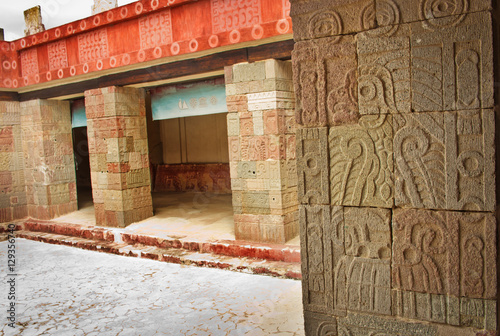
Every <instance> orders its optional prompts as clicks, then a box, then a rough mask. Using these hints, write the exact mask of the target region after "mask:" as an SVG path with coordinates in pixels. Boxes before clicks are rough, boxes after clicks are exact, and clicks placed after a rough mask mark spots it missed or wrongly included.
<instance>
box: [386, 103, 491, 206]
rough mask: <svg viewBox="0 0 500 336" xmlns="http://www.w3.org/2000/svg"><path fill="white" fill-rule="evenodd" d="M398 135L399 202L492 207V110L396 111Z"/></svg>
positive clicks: (396, 144)
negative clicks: (414, 112) (399, 113)
mask: <svg viewBox="0 0 500 336" xmlns="http://www.w3.org/2000/svg"><path fill="white" fill-rule="evenodd" d="M394 133H395V136H394V154H395V158H396V162H395V164H396V170H395V178H396V182H395V184H396V205H397V206H403V207H415V208H427V209H450V210H470V211H492V210H494V208H495V201H494V198H493V197H491V195H494V194H495V176H494V145H493V139H494V115H493V111H491V110H483V111H481V110H469V111H459V112H457V113H452V112H446V113H442V112H435V113H417V114H411V115H410V114H406V115H398V116H394ZM488 195H490V196H488Z"/></svg>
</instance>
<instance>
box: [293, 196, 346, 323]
mask: <svg viewBox="0 0 500 336" xmlns="http://www.w3.org/2000/svg"><path fill="white" fill-rule="evenodd" d="M299 222H300V232H301V237H300V251H301V261H302V274H303V275H304V276H303V277H302V291H303V297H304V309H305V310H306V311H314V312H323V313H329V312H332V311H334V312H335V313H336V314H337V315H338V314H340V315H345V314H346V310H345V304H346V302H345V301H342V304H343V305H344V306H342V307H340V310H339V311H336V310H334V309H336V308H337V307H336V306H335V303H334V302H335V301H341V300H340V299H339V300H336V298H335V292H334V286H333V285H334V284H333V283H332V279H333V280H334V281H336V279H335V278H334V272H335V268H336V265H337V263H338V262H339V260H340V259H341V258H342V257H343V256H344V255H345V250H344V237H343V233H344V232H343V227H342V225H343V210H342V208H341V207H333V208H332V209H330V206H329V205H300V207H299ZM332 222H333V223H336V225H332Z"/></svg>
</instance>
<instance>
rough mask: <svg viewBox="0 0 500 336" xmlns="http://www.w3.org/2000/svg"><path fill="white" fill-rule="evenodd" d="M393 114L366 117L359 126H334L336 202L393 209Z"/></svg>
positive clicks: (332, 147) (333, 196)
mask: <svg viewBox="0 0 500 336" xmlns="http://www.w3.org/2000/svg"><path fill="white" fill-rule="evenodd" d="M392 132H393V130H392V116H391V115H374V116H363V117H362V118H361V119H360V122H359V125H356V126H338V127H332V128H330V135H329V138H328V141H329V147H330V148H329V149H330V188H331V202H332V204H333V205H348V206H378V207H386V208H392V205H393V204H394V191H393V189H394V187H393V176H392V171H393V156H392V153H393V149H392V143H391V141H392V140H391V139H392Z"/></svg>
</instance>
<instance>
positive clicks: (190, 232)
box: [53, 190, 300, 246]
mask: <svg viewBox="0 0 500 336" xmlns="http://www.w3.org/2000/svg"><path fill="white" fill-rule="evenodd" d="M152 195H153V209H154V216H153V217H151V218H148V219H146V220H143V221H141V222H137V223H133V224H131V225H129V226H127V227H126V228H125V229H124V232H133V233H137V234H144V235H154V236H156V237H160V238H168V237H170V238H175V239H183V238H186V237H189V239H190V240H194V241H207V242H210V241H215V240H235V236H234V220H233V207H232V196H231V195H222V194H214V193H200V192H169V193H152ZM78 207H79V210H78V211H75V212H72V213H70V214H68V215H65V216H61V217H58V218H56V219H54V220H53V221H56V222H63V223H72V224H80V225H85V226H95V225H96V222H95V213H94V205H93V203H92V195H91V192H90V191H88V190H85V191H79V193H78ZM287 245H295V246H298V245H300V240H299V237H298V236H297V237H295V238H294V239H291V240H290V241H288V242H287Z"/></svg>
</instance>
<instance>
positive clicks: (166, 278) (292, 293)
mask: <svg viewBox="0 0 500 336" xmlns="http://www.w3.org/2000/svg"><path fill="white" fill-rule="evenodd" d="M7 244H8V243H7V242H1V243H0V259H1V260H7V255H6V254H7ZM15 245H16V246H15V249H16V264H17V266H16V270H15V271H16V273H17V274H18V275H17V277H16V296H17V300H16V319H17V321H16V325H15V326H16V329H12V328H10V327H8V326H7V325H6V323H5V317H6V309H7V304H8V302H7V300H5V299H6V295H7V293H8V288H7V283H6V281H2V282H1V284H0V292H1V293H2V294H1V295H2V296H3V297H4V300H0V310H1V311H2V312H3V313H2V314H3V315H4V316H3V317H2V319H3V320H4V323H2V325H1V326H0V335H9V336H10V335H21V336H30V335H55V336H63V335H70V336H81V335H85V336H94V335H95V336H98V335H99V336H103V335H104V336H107V335H117V336H127V335H131V336H132V335H133V336H136V335H141V336H150V335H199V336H202V335H207V336H208V335H211V336H219V335H236V336H240V335H259V336H260V335H290V336H292V335H304V330H303V316H302V302H301V284H300V281H295V280H285V279H277V278H271V277H262V276H256V275H249V274H241V273H234V272H226V271H222V270H217V269H207V268H199V267H189V266H180V265H176V264H169V263H161V262H157V261H151V260H145V259H137V258H127V257H122V256H116V255H109V254H103V253H97V252H92V251H86V250H81V249H75V248H71V247H66V246H58V245H50V244H43V243H39V242H33V241H28V240H24V239H18V240H17V241H16V244H15ZM0 265H1V266H0V271H1V272H2V274H4V275H7V274H8V273H9V272H8V271H7V269H6V266H7V265H6V263H4V262H2V263H0Z"/></svg>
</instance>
